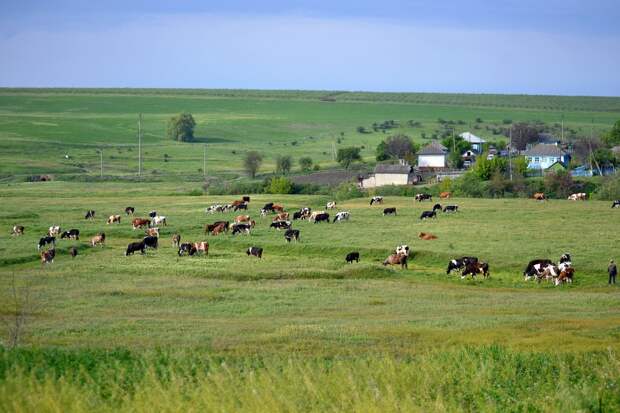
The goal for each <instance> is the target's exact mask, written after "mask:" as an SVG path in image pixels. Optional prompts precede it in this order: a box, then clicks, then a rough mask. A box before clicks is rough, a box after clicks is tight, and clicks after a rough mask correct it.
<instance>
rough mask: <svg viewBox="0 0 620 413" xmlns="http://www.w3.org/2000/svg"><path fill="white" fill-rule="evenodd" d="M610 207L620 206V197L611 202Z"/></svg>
mask: <svg viewBox="0 0 620 413" xmlns="http://www.w3.org/2000/svg"><path fill="white" fill-rule="evenodd" d="M611 207H612V208H620V199H616V200H615V201H614V202H613V204H611Z"/></svg>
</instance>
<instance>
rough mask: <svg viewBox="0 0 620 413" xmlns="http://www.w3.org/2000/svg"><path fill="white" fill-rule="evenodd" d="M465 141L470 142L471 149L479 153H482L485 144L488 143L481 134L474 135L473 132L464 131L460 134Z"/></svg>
mask: <svg viewBox="0 0 620 413" xmlns="http://www.w3.org/2000/svg"><path fill="white" fill-rule="evenodd" d="M459 136H460V137H461V138H463V140H464V141H465V142H469V143H470V144H471V149H472V150H473V151H474V152H476V153H477V154H480V153H482V150H483V146H484V144H485V143H486V141H485V140H484V139H482V138H481V137H479V136H476V135H474V134H473V133H471V132H463V133H461V134H460V135H459Z"/></svg>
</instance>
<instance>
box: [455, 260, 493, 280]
mask: <svg viewBox="0 0 620 413" xmlns="http://www.w3.org/2000/svg"><path fill="white" fill-rule="evenodd" d="M478 274H482V276H483V277H484V278H489V277H490V276H491V273H490V272H489V264H488V263H486V262H468V263H467V264H466V265H465V269H464V270H463V273H462V274H461V278H465V277H467V276H468V275H471V278H475V277H476V275H478Z"/></svg>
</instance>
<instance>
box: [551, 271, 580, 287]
mask: <svg viewBox="0 0 620 413" xmlns="http://www.w3.org/2000/svg"><path fill="white" fill-rule="evenodd" d="M574 275H575V269H574V268H566V269H565V270H564V271H562V272H561V273H560V275H559V276H558V278H556V279H555V285H556V286H558V285H560V284H565V283H570V284H572V283H573V276H574Z"/></svg>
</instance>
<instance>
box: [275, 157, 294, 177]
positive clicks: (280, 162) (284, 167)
mask: <svg viewBox="0 0 620 413" xmlns="http://www.w3.org/2000/svg"><path fill="white" fill-rule="evenodd" d="M292 166H293V158H291V157H290V156H289V155H278V157H277V158H276V173H277V174H282V175H286V174H288V173H289V172H291V167H292Z"/></svg>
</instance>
